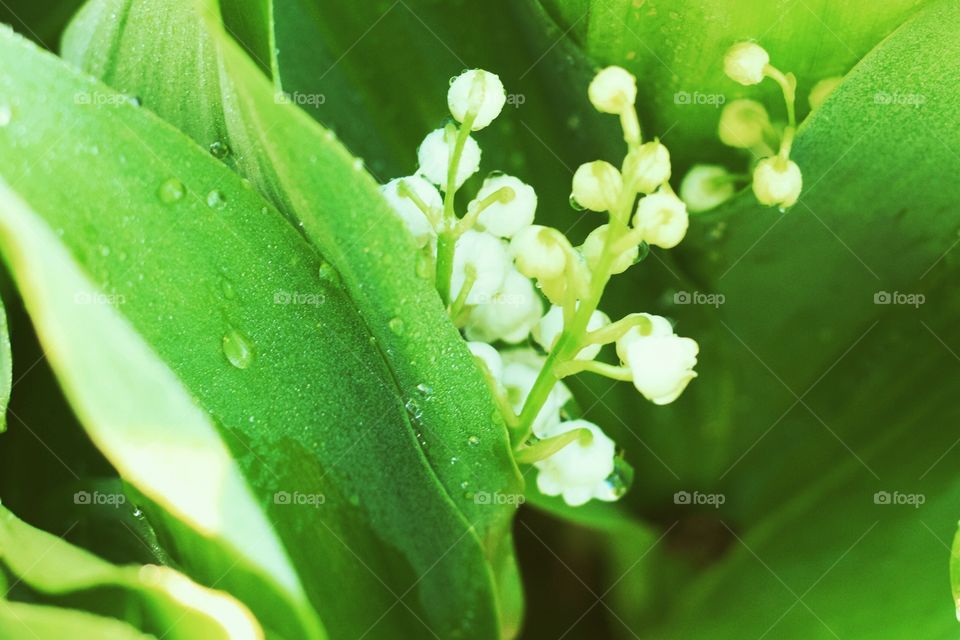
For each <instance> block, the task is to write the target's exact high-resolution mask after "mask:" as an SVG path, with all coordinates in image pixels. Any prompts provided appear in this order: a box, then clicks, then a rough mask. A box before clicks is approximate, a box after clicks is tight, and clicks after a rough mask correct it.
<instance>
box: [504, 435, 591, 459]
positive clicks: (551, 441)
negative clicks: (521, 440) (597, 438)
mask: <svg viewBox="0 0 960 640" xmlns="http://www.w3.org/2000/svg"><path fill="white" fill-rule="evenodd" d="M577 440H579V441H580V442H581V443H582V444H584V445H588V444H590V442H592V441H593V432H592V431H590V429H573V430H572V431H567V432H566V433H561V434H560V435H558V436H554V437H553V438H546V439H545V440H540V441H539V442H537V443H534V444H532V445H530V446H528V447H523V448H521V449H518V450H517V451H516V453H515V454H514V456H513V458H514V460H516V461H517V462H518V463H519V464H533V463H534V462H539V461H541V460H546V459H547V458H549V457H550V456H552V455H553V454H555V453H556V452H557V451H560V449H563V448H564V447H565V446H567V445H568V444H571V443H573V442H575V441H577Z"/></svg>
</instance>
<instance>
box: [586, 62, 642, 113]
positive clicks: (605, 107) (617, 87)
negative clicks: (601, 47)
mask: <svg viewBox="0 0 960 640" xmlns="http://www.w3.org/2000/svg"><path fill="white" fill-rule="evenodd" d="M587 95H588V96H589V98H590V102H591V103H592V104H593V106H594V107H595V108H596V109H597V111H600V112H601V113H614V114H620V113H623V111H624V110H625V109H629V108H631V107H633V104H634V102H636V100H637V79H636V78H635V77H633V74H632V73H630V72H629V71H627V70H626V69H624V68H623V67H607V68H606V69H603V70H602V71H600V72H599V73H598V74H597V75H596V76H595V77H594V78H593V81H592V82H590V87H589V88H588V89H587Z"/></svg>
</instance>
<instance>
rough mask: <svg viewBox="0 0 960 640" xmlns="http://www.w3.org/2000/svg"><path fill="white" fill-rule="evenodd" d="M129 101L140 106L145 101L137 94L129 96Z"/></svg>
mask: <svg viewBox="0 0 960 640" xmlns="http://www.w3.org/2000/svg"><path fill="white" fill-rule="evenodd" d="M127 102H129V103H130V104H132V105H133V106H135V107H139V106H140V105H141V104H143V102H141V101H140V98H139V97H137V96H130V97H128V98H127Z"/></svg>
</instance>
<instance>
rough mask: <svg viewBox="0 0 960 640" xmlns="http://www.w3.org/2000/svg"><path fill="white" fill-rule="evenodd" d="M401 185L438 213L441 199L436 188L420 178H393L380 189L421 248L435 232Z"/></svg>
mask: <svg viewBox="0 0 960 640" xmlns="http://www.w3.org/2000/svg"><path fill="white" fill-rule="evenodd" d="M401 184H403V185H405V188H406V189H409V190H410V191H411V192H413V193H414V194H415V195H416V196H417V197H418V198H420V200H421V201H422V202H423V203H424V204H425V205H427V206H428V207H430V208H431V209H434V210H436V211H438V212H439V211H440V210H441V209H443V198H442V197H441V196H440V192H438V191H437V188H436V187H434V186H433V185H432V184H430V183H429V182H427V181H426V180H424V179H423V178H422V177H420V176H407V177H406V178H395V179H393V180H391V181H390V182H388V183H387V184H385V185H383V186H382V187H380V193H382V194H383V197H384V198H386V200H387V202H389V203H390V206H391V207H392V208H393V210H394V212H396V214H397V215H398V216H399V217H400V220H402V221H403V224H404V226H405V227H406V228H407V230H409V231H410V235H412V236H413V239H414V241H415V242H416V243H417V246H418V247H421V248H422V247H424V246H426V244H427V242H429V241H430V239H431V238H433V237H435V236H436V232H435V231H434V230H433V226H432V225H431V224H430V221H429V220H428V219H427V216H426V215H425V214H424V213H423V211H421V210H420V207H419V206H417V204H416V203H415V202H414V201H413V199H412V198H410V197H409V196H407V195H404V193H403V189H401Z"/></svg>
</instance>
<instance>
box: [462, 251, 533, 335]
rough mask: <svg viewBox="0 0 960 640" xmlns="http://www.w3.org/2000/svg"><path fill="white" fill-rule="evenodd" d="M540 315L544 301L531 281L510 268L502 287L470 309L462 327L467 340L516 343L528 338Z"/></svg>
mask: <svg viewBox="0 0 960 640" xmlns="http://www.w3.org/2000/svg"><path fill="white" fill-rule="evenodd" d="M542 315H543V302H541V301H540V296H538V295H537V292H536V290H535V289H534V287H533V283H532V282H530V280H528V279H527V278H525V277H524V276H523V274H521V273H520V272H519V271H517V270H516V269H513V268H511V269H510V272H509V273H508V274H507V278H506V280H504V282H503V288H502V289H501V290H500V291H499V292H498V293H497V294H496V295H495V296H493V298H491V299H490V300H489V301H485V302H481V303H480V304H478V305H477V306H476V307H474V308H473V309H471V311H470V316H469V317H468V318H467V325H466V326H465V327H464V330H465V332H466V334H467V338H469V339H470V340H481V341H483V342H496V341H497V340H503V341H504V342H509V343H511V344H516V343H518V342H522V341H523V340H526V339H527V336H528V335H530V330H531V329H532V328H533V327H534V326H535V325H536V324H537V322H539V321H540V316H542Z"/></svg>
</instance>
